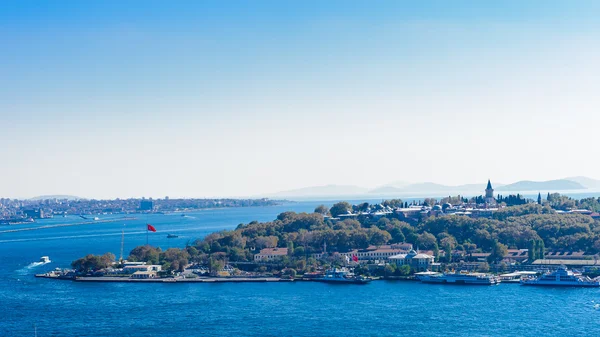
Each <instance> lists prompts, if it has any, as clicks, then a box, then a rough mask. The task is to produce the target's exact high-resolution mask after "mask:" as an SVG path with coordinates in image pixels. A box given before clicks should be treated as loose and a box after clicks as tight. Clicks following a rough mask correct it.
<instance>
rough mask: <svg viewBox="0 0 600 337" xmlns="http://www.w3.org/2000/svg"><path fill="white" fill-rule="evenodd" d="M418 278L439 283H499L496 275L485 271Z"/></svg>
mask: <svg viewBox="0 0 600 337" xmlns="http://www.w3.org/2000/svg"><path fill="white" fill-rule="evenodd" d="M419 280H420V281H421V282H423V283H441V284H469V285H470V284H473V285H495V284H499V283H500V278H499V277H498V276H494V275H490V274H485V273H444V274H430V275H422V276H420V277H419Z"/></svg>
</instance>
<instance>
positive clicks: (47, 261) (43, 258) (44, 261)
mask: <svg viewBox="0 0 600 337" xmlns="http://www.w3.org/2000/svg"><path fill="white" fill-rule="evenodd" d="M50 262H52V261H50V258H49V257H48V256H42V257H40V263H50Z"/></svg>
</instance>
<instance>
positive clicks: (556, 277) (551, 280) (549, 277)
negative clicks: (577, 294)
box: [521, 266, 600, 287]
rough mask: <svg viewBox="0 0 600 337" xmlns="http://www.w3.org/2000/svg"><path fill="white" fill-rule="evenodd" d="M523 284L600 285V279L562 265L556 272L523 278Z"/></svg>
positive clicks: (559, 285) (556, 285) (558, 285)
mask: <svg viewBox="0 0 600 337" xmlns="http://www.w3.org/2000/svg"><path fill="white" fill-rule="evenodd" d="M521 284H522V285H527V286H555V287H600V281H598V280H593V279H591V278H589V277H587V276H581V275H576V274H575V273H573V272H572V271H570V270H568V269H567V268H566V267H564V266H561V267H560V268H558V269H557V270H556V271H554V272H549V273H545V274H543V275H541V276H540V277H529V278H524V279H521Z"/></svg>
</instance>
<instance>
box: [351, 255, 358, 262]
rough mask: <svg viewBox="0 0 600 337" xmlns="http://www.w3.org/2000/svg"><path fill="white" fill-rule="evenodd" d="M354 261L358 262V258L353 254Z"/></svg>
mask: <svg viewBox="0 0 600 337" xmlns="http://www.w3.org/2000/svg"><path fill="white" fill-rule="evenodd" d="M352 261H354V262H358V256H356V255H354V254H352Z"/></svg>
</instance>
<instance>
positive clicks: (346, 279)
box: [314, 268, 371, 284]
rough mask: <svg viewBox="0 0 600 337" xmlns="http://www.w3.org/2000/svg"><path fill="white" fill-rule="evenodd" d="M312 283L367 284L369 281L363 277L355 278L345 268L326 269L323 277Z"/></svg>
mask: <svg viewBox="0 0 600 337" xmlns="http://www.w3.org/2000/svg"><path fill="white" fill-rule="evenodd" d="M314 281H318V282H328V283H354V284H367V283H369V282H371V279H370V278H367V277H364V276H356V275H354V274H353V273H351V272H350V271H349V270H348V269H346V268H332V269H328V270H327V271H326V272H325V275H324V276H323V277H319V278H315V279H314Z"/></svg>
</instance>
